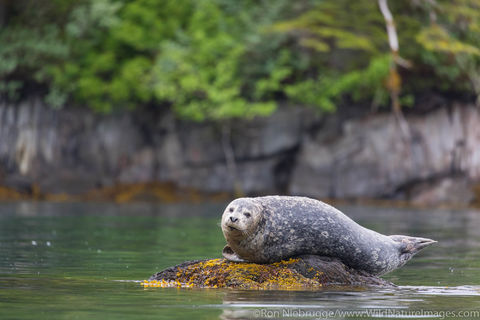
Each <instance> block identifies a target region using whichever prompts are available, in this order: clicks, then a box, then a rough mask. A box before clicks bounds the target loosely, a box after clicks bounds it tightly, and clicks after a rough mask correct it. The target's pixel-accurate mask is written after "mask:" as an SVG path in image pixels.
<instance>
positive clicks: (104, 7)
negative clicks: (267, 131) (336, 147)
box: [0, 0, 480, 121]
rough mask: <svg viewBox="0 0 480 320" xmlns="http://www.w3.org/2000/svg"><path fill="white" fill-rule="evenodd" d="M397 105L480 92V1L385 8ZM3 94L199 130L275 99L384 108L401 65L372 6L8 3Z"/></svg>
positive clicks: (104, 0)
mask: <svg viewBox="0 0 480 320" xmlns="http://www.w3.org/2000/svg"><path fill="white" fill-rule="evenodd" d="M389 5H390V9H391V11H392V13H393V15H394V19H395V23H396V27H397V32H398V36H399V42H400V52H399V53H400V55H401V56H402V57H403V58H404V59H407V60H408V61H410V62H411V64H412V67H410V68H408V69H402V68H400V75H401V77H402V91H401V97H400V98H401V100H400V101H401V102H402V104H403V105H404V106H409V105H412V104H413V103H414V100H415V96H416V95H418V94H419V93H422V92H425V91H429V92H430V91H434V92H440V93H443V94H449V95H452V94H453V95H455V96H461V97H468V98H475V97H478V96H479V95H480V0H453V1H452V0H450V1H434V0H431V1H427V0H408V1H390V2H389ZM0 26H1V29H0V94H1V96H2V97H5V98H7V99H19V98H21V97H22V96H25V95H28V94H29V93H30V92H31V91H32V90H34V91H40V92H42V93H44V94H45V97H46V101H47V102H48V103H49V104H50V105H51V106H52V107H56V108H60V107H62V106H63V105H64V104H65V103H67V102H69V103H72V102H75V103H77V104H82V105H85V106H88V107H90V108H92V109H94V110H96V111H98V112H104V113H108V112H112V111H113V110H115V109H125V108H126V109H133V108H141V107H142V106H146V105H156V106H158V107H162V108H173V110H174V111H175V112H176V114H177V115H179V116H181V117H184V118H188V119H192V120H196V121H202V120H206V119H214V120H215V119H224V118H235V117H253V116H256V115H268V114H270V113H271V112H272V111H273V110H274V109H275V106H276V102H278V101H279V100H285V99H287V100H290V101H293V102H297V103H301V104H305V105H308V106H312V107H315V108H318V109H319V110H321V111H326V112H330V111H334V110H335V109H336V105H338V104H339V103H342V102H343V103H345V101H347V102H358V103H361V104H362V105H367V106H368V105H371V106H373V107H382V106H387V107H388V106H389V104H390V102H389V94H388V84H387V83H386V82H387V80H388V76H389V72H390V69H391V68H390V66H391V64H392V63H394V62H393V60H392V57H391V54H390V49H389V47H388V40H387V35H386V31H385V22H384V20H383V16H382V15H381V13H380V11H379V9H378V5H377V2H376V1H357V2H352V1H348V0H335V1H333V0H325V1H321V0H317V1H315V0H299V1H288V0H262V1H254V0H235V1H233V0H131V1H127V0H4V1H3V2H0Z"/></svg>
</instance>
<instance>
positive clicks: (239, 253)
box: [221, 196, 436, 275]
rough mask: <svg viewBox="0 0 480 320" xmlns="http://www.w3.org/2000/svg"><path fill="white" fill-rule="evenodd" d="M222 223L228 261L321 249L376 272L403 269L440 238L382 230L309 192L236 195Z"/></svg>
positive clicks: (272, 259) (267, 258)
mask: <svg viewBox="0 0 480 320" xmlns="http://www.w3.org/2000/svg"><path fill="white" fill-rule="evenodd" d="M221 226H222V231H223V234H224V236H225V239H226V240H227V246H225V248H224V250H223V255H224V257H225V258H227V259H228V260H232V261H250V262H255V263H271V262H275V261H280V260H284V259H287V258H290V257H295V256H298V255H302V254H315V255H321V256H330V257H336V258H339V259H340V260H342V262H343V263H345V264H346V265H348V266H350V267H352V268H355V269H358V270H364V271H366V272H369V273H370V274H372V275H382V274H385V273H387V272H390V271H392V270H395V269H397V268H400V267H401V266H403V265H404V264H405V263H406V262H407V261H408V260H410V259H411V258H412V257H413V256H414V255H415V254H416V253H417V252H418V251H420V250H421V249H423V248H425V247H427V246H429V245H431V244H433V243H435V242H436V241H434V240H431V239H426V238H417V237H409V236H401V235H392V236H386V235H383V234H380V233H378V232H375V231H373V230H370V229H367V228H364V227H362V226H360V225H359V224H357V223H355V222H354V221H353V220H352V219H350V218H349V217H347V216H346V215H344V214H343V213H342V212H340V211H339V210H337V209H335V208H334V207H332V206H330V205H328V204H326V203H324V202H321V201H318V200H314V199H310V198H305V197H285V196H267V197H258V198H239V199H236V200H234V201H232V202H231V203H230V204H229V205H228V206H227V208H226V209H225V212H224V213H223V216H222V224H221Z"/></svg>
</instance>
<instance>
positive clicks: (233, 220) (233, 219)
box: [230, 217, 238, 222]
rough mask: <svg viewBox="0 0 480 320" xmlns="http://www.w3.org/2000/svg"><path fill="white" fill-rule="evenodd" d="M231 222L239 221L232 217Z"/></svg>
mask: <svg viewBox="0 0 480 320" xmlns="http://www.w3.org/2000/svg"><path fill="white" fill-rule="evenodd" d="M230 221H232V222H237V221H238V218H235V217H230Z"/></svg>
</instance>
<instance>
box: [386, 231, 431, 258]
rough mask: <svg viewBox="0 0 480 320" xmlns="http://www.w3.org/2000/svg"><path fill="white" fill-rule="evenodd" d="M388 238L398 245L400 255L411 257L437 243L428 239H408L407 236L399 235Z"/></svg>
mask: <svg viewBox="0 0 480 320" xmlns="http://www.w3.org/2000/svg"><path fill="white" fill-rule="evenodd" d="M390 238H392V239H393V240H394V241H396V242H398V243H400V245H401V247H400V251H401V254H408V255H411V256H413V255H414V254H416V253H417V252H419V251H420V250H422V249H424V248H426V247H428V246H430V245H432V244H434V243H437V241H435V240H432V239H428V238H418V237H409V236H401V235H394V236H390Z"/></svg>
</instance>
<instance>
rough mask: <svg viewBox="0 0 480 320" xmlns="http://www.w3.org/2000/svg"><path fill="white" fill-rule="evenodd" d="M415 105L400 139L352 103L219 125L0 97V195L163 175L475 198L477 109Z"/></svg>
mask: <svg viewBox="0 0 480 320" xmlns="http://www.w3.org/2000/svg"><path fill="white" fill-rule="evenodd" d="M412 110H420V111H421V110H425V108H422V105H418V106H415V108H414V109H412ZM420 111H418V112H416V113H415V112H413V111H411V112H408V113H406V115H405V117H406V120H407V123H408V124H409V128H410V130H409V131H410V134H409V136H408V137H404V136H402V134H401V133H400V131H399V130H398V128H397V124H396V122H395V118H394V117H393V116H392V115H391V114H390V113H388V112H381V113H375V114H371V113H369V112H368V109H362V108H358V106H339V108H338V111H337V112H336V113H335V114H331V115H325V114H324V115H318V114H316V113H315V111H314V110H313V109H310V108H306V107H301V106H294V105H292V104H290V103H288V102H284V103H282V104H281V105H280V106H279V108H278V110H277V111H276V112H275V113H274V114H272V115H271V116H269V117H266V118H254V119H251V120H245V119H243V120H235V121H230V122H225V123H227V124H228V128H227V129H225V128H224V127H222V125H221V124H220V123H213V122H208V123H207V122H206V123H193V122H188V121H182V120H179V119H176V118H175V117H174V116H173V114H172V113H171V112H169V111H168V110H166V109H156V108H153V107H152V108H144V109H142V110H137V111H132V112H127V111H122V112H120V111H119V112H115V113H113V114H110V115H100V114H95V113H93V112H92V111H91V110H89V109H88V108H80V107H73V106H66V107H65V108H63V109H61V110H55V109H52V108H50V107H49V106H48V105H46V104H45V103H44V102H43V100H42V98H41V97H38V96H32V97H30V98H28V99H25V100H23V101H21V102H19V103H16V104H12V103H6V102H0V137H1V139H0V187H3V189H2V190H3V191H2V190H0V191H1V192H0V198H6V199H7V200H9V199H12V198H19V199H20V198H21V199H26V198H27V199H28V198H29V197H30V198H32V199H39V198H40V199H60V200H64V199H65V200H67V199H69V198H70V199H72V198H79V199H83V198H90V195H93V193H94V192H95V191H98V190H100V192H99V193H100V194H102V192H103V194H105V193H108V194H109V195H110V194H111V193H110V190H112V189H115V188H116V187H118V186H120V189H121V191H120V193H123V190H125V188H124V187H123V186H135V185H142V184H143V185H150V184H164V185H167V184H169V185H171V186H174V188H176V189H177V190H195V193H196V194H205V195H208V194H218V193H224V194H234V193H237V192H238V193H241V194H245V195H265V194H290V195H304V196H310V197H313V198H322V199H325V198H329V199H345V200H355V199H389V200H399V201H405V202H410V203H414V204H415V205H420V206H425V205H427V206H443V205H453V204H454V205H460V206H468V205H470V204H472V203H478V202H479V199H480V192H478V191H475V190H477V189H478V188H477V186H478V185H479V184H480V149H479V148H478V147H477V146H478V145H479V144H480V126H478V125H477V124H478V123H479V122H480V109H479V108H478V107H476V106H474V105H473V104H468V103H465V102H462V103H460V102H455V101H447V100H445V104H442V105H439V106H435V107H434V108H427V110H426V111H425V112H423V111H421V112H420ZM225 123H224V124H225ZM226 149H228V150H226ZM226 154H228V155H229V156H230V160H229V161H230V162H231V160H232V159H231V157H232V155H233V158H234V160H235V161H234V166H232V163H230V164H227V161H226V159H227V157H226ZM232 168H233V169H232ZM130 189H131V190H133V188H130ZM105 190H106V192H104V191H105ZM135 192H136V191H135ZM2 193H3V194H5V196H4V197H2V195H1V194H2ZM136 194H138V195H139V198H143V195H140V193H138V192H136ZM237 195H238V194H237ZM93 197H96V196H95V195H94V196H93ZM99 198H101V196H100V197H99ZM119 198H121V199H123V198H124V197H123V195H120V196H119ZM126 198H129V196H127V197H126ZM133 198H135V197H133ZM145 198H148V199H152V200H157V199H155V197H151V196H150V194H148V192H147V194H146V196H145ZM108 199H109V198H108V197H106V198H105V200H108ZM162 199H163V198H162V197H160V199H158V200H162Z"/></svg>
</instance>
